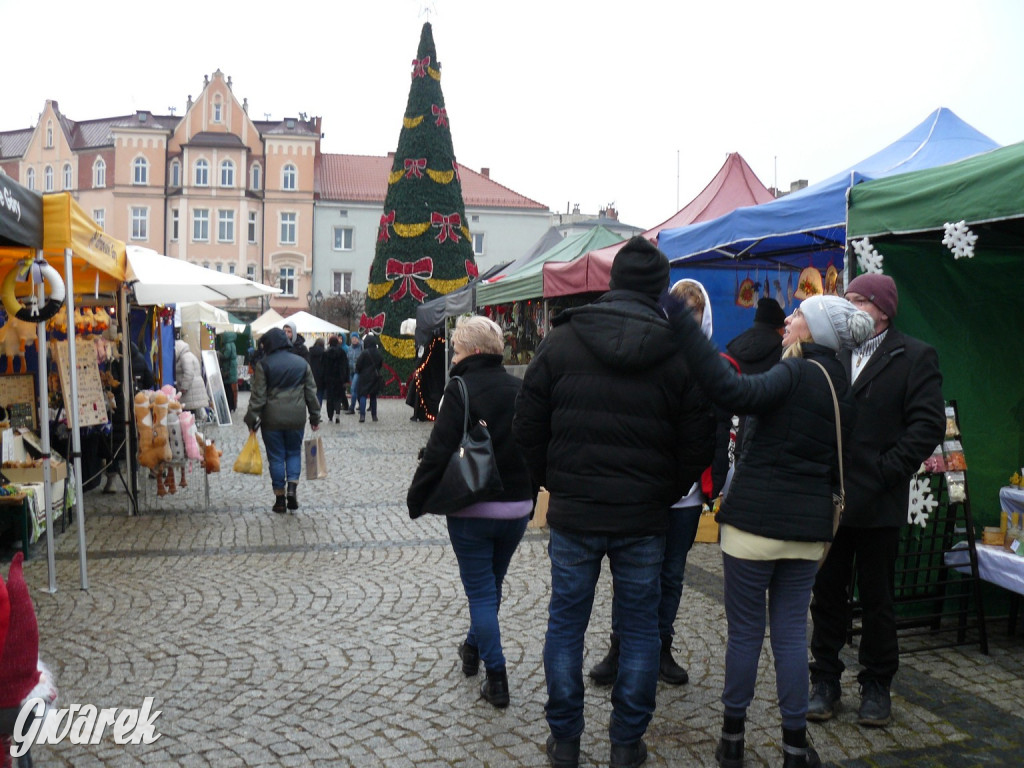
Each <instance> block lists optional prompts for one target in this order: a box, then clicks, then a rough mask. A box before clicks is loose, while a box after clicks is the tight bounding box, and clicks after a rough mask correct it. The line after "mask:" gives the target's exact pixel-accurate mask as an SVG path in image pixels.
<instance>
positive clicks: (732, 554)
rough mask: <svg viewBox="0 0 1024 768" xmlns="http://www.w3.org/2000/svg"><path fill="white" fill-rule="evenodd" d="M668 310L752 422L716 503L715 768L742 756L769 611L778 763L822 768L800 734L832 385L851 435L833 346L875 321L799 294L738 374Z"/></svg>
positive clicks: (825, 501) (685, 317)
mask: <svg viewBox="0 0 1024 768" xmlns="http://www.w3.org/2000/svg"><path fill="white" fill-rule="evenodd" d="M668 311H669V314H670V316H671V317H672V324H673V327H675V328H677V329H678V330H679V331H680V333H679V343H680V345H681V347H682V349H683V351H684V353H685V354H686V358H687V360H688V361H689V363H690V365H691V366H692V369H693V373H694V375H695V376H696V377H697V378H698V380H699V381H700V383H701V386H702V387H703V388H704V391H705V392H707V393H708V396H709V397H711V399H712V400H714V401H715V402H716V403H718V404H719V405H721V406H722V407H724V408H727V409H730V410H732V411H733V412H735V413H743V414H747V418H748V421H749V423H748V434H749V436H748V439H747V441H746V444H745V445H744V448H743V453H742V455H741V457H740V460H739V461H738V462H737V464H736V470H735V474H734V476H733V480H732V485H731V486H730V488H729V492H728V493H727V494H726V496H725V499H724V500H723V502H722V506H721V508H720V510H719V512H718V522H719V524H720V526H721V537H722V542H721V545H722V562H723V570H724V575H725V615H726V621H727V623H728V633H729V634H728V639H727V642H726V651H725V685H724V687H723V690H722V704H723V705H724V709H725V716H724V720H723V724H722V736H721V739H720V740H719V744H718V748H717V749H716V751H715V759H716V760H717V761H718V764H719V765H720V766H722V767H723V768H741V766H742V765H743V741H744V731H745V721H746V715H747V708H748V707H749V706H750V702H751V701H752V700H753V697H754V687H755V685H756V683H757V666H758V660H759V659H760V656H761V647H762V645H763V644H764V636H765V615H766V613H767V614H768V617H769V621H770V624H771V645H772V651H773V654H774V657H775V678H776V691H777V694H778V700H779V712H780V714H781V718H782V749H783V760H784V762H783V766H784V768H804V766H819V765H820V764H821V762H820V760H819V758H818V755H817V753H816V752H815V750H814V749H813V747H811V746H810V745H809V744H808V742H807V719H806V718H807V684H806V674H807V672H806V670H807V640H806V638H807V605H808V603H809V602H810V596H811V585H812V584H813V583H814V574H815V572H816V571H817V567H818V560H819V559H820V558H821V556H822V555H823V554H824V545H825V542H827V541H830V540H831V539H832V526H833V507H832V495H833V493H836V492H838V490H839V485H840V481H839V462H840V461H841V460H842V457H841V456H840V454H839V447H838V445H837V440H836V420H835V408H836V406H835V405H834V401H833V396H832V389H831V387H834V388H835V392H836V397H837V399H838V404H839V410H840V414H841V415H840V422H841V428H842V430H843V432H845V433H846V434H849V432H850V429H851V427H852V421H853V418H854V406H853V396H852V394H851V392H850V387H849V383H848V382H847V379H846V375H845V373H844V371H843V367H842V366H841V365H840V364H839V361H838V360H836V356H835V355H836V352H837V351H838V350H839V349H840V348H845V347H852V346H856V345H857V344H860V343H861V342H863V341H864V340H865V339H867V337H868V336H869V335H870V334H871V328H872V321H871V318H870V316H868V314H867V313H865V312H861V311H860V310H858V309H857V308H856V307H854V305H853V304H851V303H850V302H848V301H846V299H842V298H839V297H838V296H813V297H811V298H809V299H806V300H804V301H803V302H802V303H801V304H800V306H799V307H798V308H797V309H795V310H794V311H793V314H792V315H790V316H789V317H788V318H787V319H786V332H785V335H784V336H783V339H782V344H783V346H784V347H785V352H784V353H783V356H782V360H781V362H779V363H778V364H776V365H774V366H772V367H771V368H770V369H769V370H768V371H767V372H765V373H761V374H754V375H749V376H744V375H741V374H739V373H737V372H736V371H735V369H734V368H733V367H732V365H731V364H730V363H728V362H727V361H725V360H723V359H722V358H721V357H720V356H719V355H718V354H717V351H716V349H715V348H714V346H713V345H712V344H711V343H710V342H709V341H708V340H707V339H706V338H705V337H704V334H703V333H702V332H701V330H700V328H699V326H698V325H697V324H696V323H695V322H694V321H693V319H692V318H691V316H690V313H689V312H687V311H686V308H685V306H682V305H681V304H679V305H678V306H676V305H671V304H670V305H669V306H668ZM816 363H817V364H816ZM819 365H820V366H822V367H823V368H824V371H823V370H822V369H821V368H820V367H819ZM826 377H827V378H826ZM829 382H831V387H830V383H829ZM766 598H767V600H766ZM766 609H767V610H766Z"/></svg>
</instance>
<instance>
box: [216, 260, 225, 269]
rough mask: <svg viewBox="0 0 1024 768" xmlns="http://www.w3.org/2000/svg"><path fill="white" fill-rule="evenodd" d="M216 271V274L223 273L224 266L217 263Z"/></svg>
mask: <svg viewBox="0 0 1024 768" xmlns="http://www.w3.org/2000/svg"><path fill="white" fill-rule="evenodd" d="M217 271H218V272H223V271H224V265H223V264H221V263H220V262H219V261H218V262H217Z"/></svg>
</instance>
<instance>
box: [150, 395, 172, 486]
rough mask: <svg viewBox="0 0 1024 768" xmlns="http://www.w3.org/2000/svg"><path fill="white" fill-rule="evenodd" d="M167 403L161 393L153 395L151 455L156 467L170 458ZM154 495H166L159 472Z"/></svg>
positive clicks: (161, 475) (168, 400) (167, 399)
mask: <svg viewBox="0 0 1024 768" xmlns="http://www.w3.org/2000/svg"><path fill="white" fill-rule="evenodd" d="M169 402H170V398H168V397H167V395H165V394H164V393H163V392H157V393H156V394H155V395H153V453H154V454H156V457H157V464H158V465H159V464H162V463H164V462H165V461H170V460H171V458H172V455H171V440H170V436H169V435H168V433H167V409H168V403H169ZM161 491H163V493H161ZM156 493H157V496H163V495H164V494H165V493H167V490H166V488H165V487H164V484H163V474H162V473H161V472H157V473H156Z"/></svg>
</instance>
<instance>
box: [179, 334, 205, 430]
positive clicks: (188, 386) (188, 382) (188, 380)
mask: <svg viewBox="0 0 1024 768" xmlns="http://www.w3.org/2000/svg"><path fill="white" fill-rule="evenodd" d="M174 386H175V387H176V388H177V390H178V391H179V392H180V393H181V398H180V402H181V407H182V408H184V409H185V410H186V411H192V413H193V414H194V415H195V417H196V424H199V423H201V422H202V421H205V420H206V409H207V408H208V407H209V406H210V396H209V394H208V393H207V391H206V382H205V381H204V380H203V369H202V366H201V365H200V364H199V358H198V357H196V356H195V353H194V352H193V351H192V348H191V347H189V345H188V342H187V341H185V340H184V339H178V340H177V341H176V342H174Z"/></svg>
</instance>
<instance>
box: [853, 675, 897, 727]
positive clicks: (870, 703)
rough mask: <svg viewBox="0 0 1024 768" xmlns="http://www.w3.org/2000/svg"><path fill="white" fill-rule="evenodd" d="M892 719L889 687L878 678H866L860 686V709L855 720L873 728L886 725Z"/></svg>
mask: <svg viewBox="0 0 1024 768" xmlns="http://www.w3.org/2000/svg"><path fill="white" fill-rule="evenodd" d="M891 720H892V700H891V699H890V698H889V688H888V686H885V685H883V684H882V683H881V682H880V681H878V680H866V681H865V682H864V683H863V684H862V685H861V687H860V709H859V710H858V711H857V722H858V723H859V724H860V725H867V726H870V727H873V728H880V727H882V726H883V725H888V724H889V722H890V721H891Z"/></svg>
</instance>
